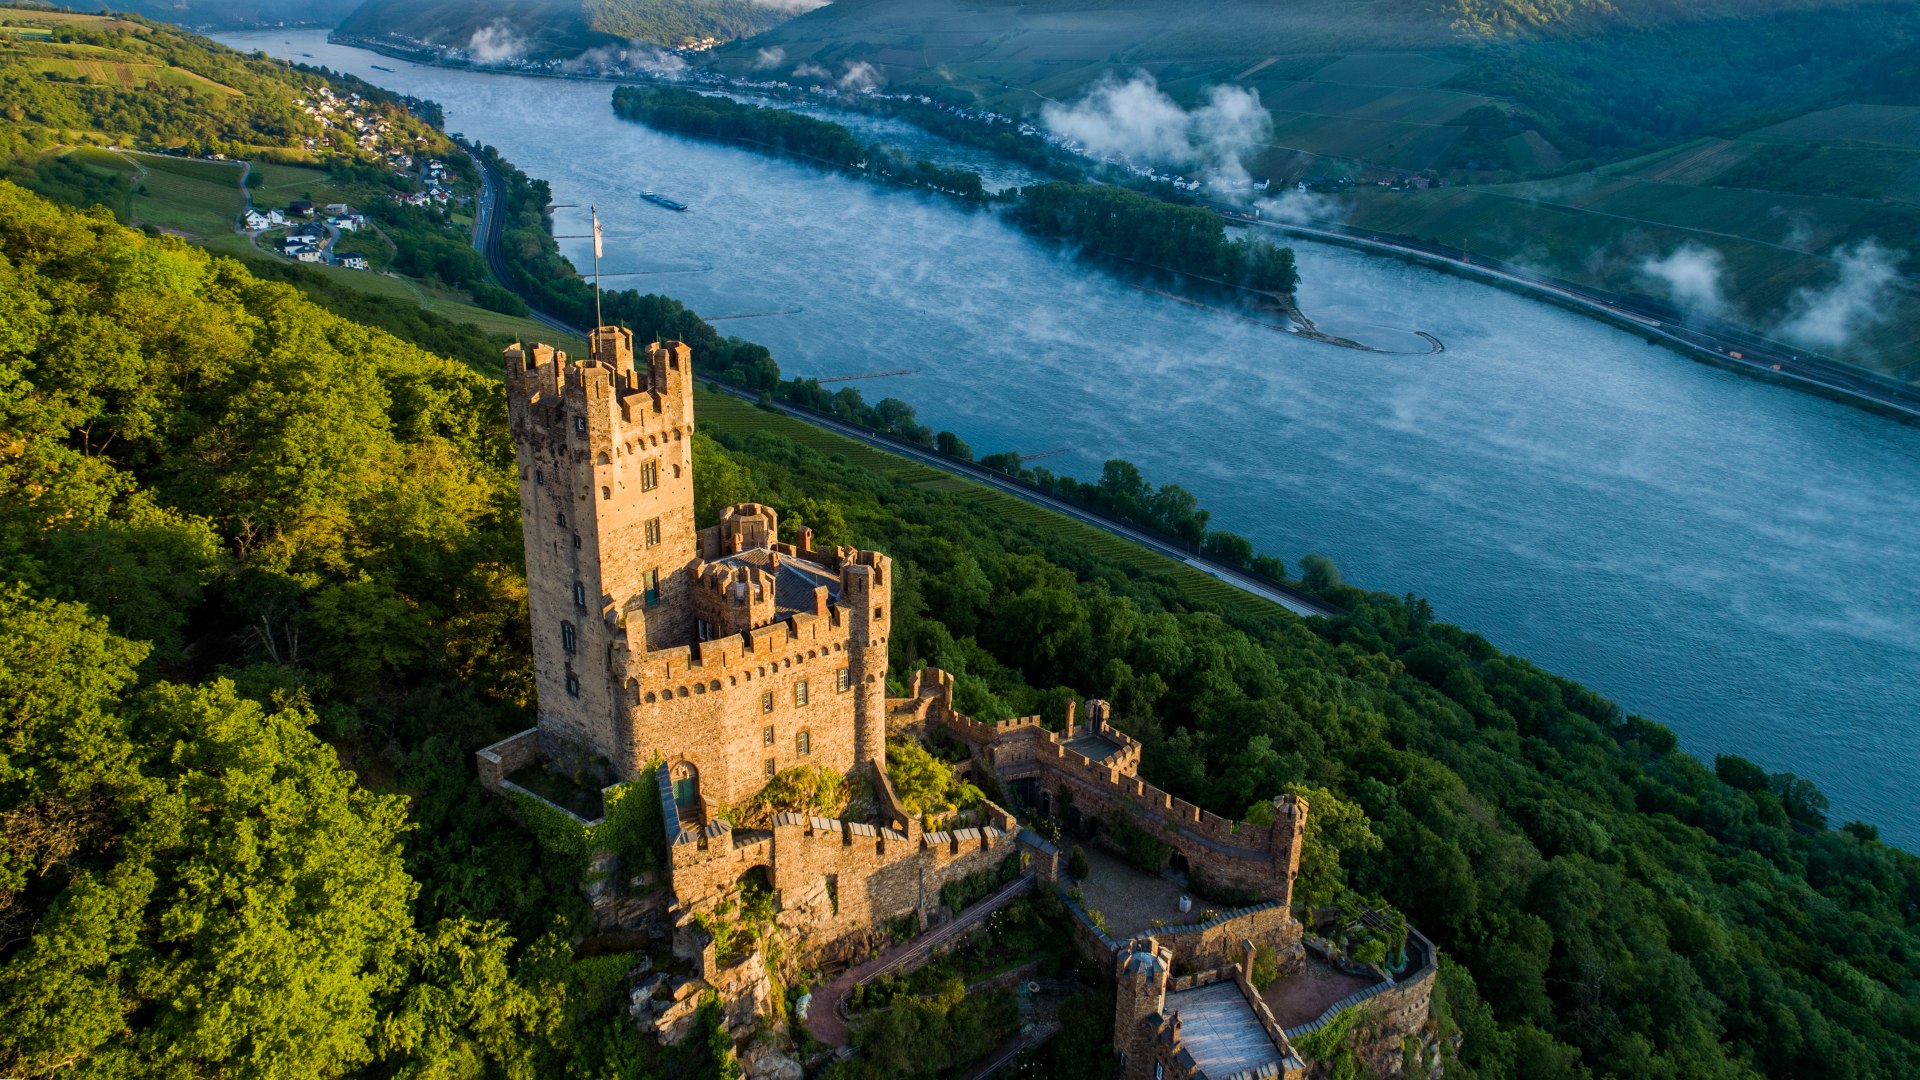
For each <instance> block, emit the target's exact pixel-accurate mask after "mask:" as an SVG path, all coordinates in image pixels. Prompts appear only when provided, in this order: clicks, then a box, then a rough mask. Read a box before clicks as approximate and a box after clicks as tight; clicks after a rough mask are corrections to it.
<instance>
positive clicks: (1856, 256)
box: [1779, 239, 1906, 349]
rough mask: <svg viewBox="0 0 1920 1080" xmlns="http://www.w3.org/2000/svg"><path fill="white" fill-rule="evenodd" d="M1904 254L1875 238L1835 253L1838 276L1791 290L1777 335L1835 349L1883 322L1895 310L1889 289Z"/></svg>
mask: <svg viewBox="0 0 1920 1080" xmlns="http://www.w3.org/2000/svg"><path fill="white" fill-rule="evenodd" d="M1905 257H1906V253H1905V252H1896V251H1889V250H1888V249H1886V248H1884V247H1882V246H1880V242H1879V241H1877V240H1873V239H1868V240H1863V241H1861V242H1860V243H1858V244H1855V245H1854V246H1853V247H1850V248H1844V249H1841V250H1840V251H1838V252H1836V253H1835V254H1834V257H1833V259H1834V262H1836V263H1838V264H1839V267H1840V276H1839V277H1838V278H1836V279H1835V280H1834V282H1833V284H1831V285H1827V286H1824V287H1819V288H1814V287H1808V288H1803V289H1800V290H1799V291H1797V292H1795V293H1794V294H1793V298H1792V299H1791V300H1789V301H1787V310H1788V315H1787V318H1786V320H1785V321H1783V322H1782V323H1781V324H1780V329H1779V333H1780V335H1781V336H1782V337H1785V338H1789V339H1791V340H1793V341H1798V342H1801V343H1803V344H1806V345H1811V346H1813V347H1814V348H1818V349H1833V348H1839V347H1841V346H1843V345H1847V344H1849V343H1851V342H1852V341H1853V340H1854V339H1855V338H1856V337H1858V336H1859V335H1860V334H1862V333H1864V332H1866V331H1868V330H1871V329H1873V328H1874V327H1876V326H1878V325H1880V324H1881V323H1883V322H1886V321H1887V319H1888V318H1889V317H1890V316H1891V315H1892V314H1893V312H1892V311H1891V306H1892V301H1893V296H1892V293H1893V289H1894V284H1895V282H1897V281H1898V280H1899V277H1900V262H1901V260H1902V259H1904V258H1905Z"/></svg>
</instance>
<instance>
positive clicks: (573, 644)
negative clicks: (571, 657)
mask: <svg viewBox="0 0 1920 1080" xmlns="http://www.w3.org/2000/svg"><path fill="white" fill-rule="evenodd" d="M579 645H580V639H579V637H578V636H577V635H576V634H575V633H574V630H573V624H572V623H570V622H563V623H561V624H560V647H561V648H562V649H565V650H566V651H567V652H569V653H571V652H573V651H574V649H576V648H578V647H579Z"/></svg>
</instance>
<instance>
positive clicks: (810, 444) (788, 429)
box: [694, 388, 1279, 610]
mask: <svg viewBox="0 0 1920 1080" xmlns="http://www.w3.org/2000/svg"><path fill="white" fill-rule="evenodd" d="M694 408H695V411H696V412H697V413H698V415H699V417H700V425H701V426H702V427H703V428H707V429H710V430H714V431H721V432H727V433H730V434H736V435H744V434H746V433H748V432H752V431H768V432H772V433H774V434H777V435H780V436H783V437H785V438H788V439H792V440H793V441H794V442H796V443H799V444H800V445H802V446H805V447H807V448H809V449H811V450H815V451H818V452H819V453H822V454H825V455H827V456H829V457H839V458H844V459H845V460H846V461H847V462H848V463H849V464H852V465H857V466H859V467H861V468H863V469H868V470H871V471H872V472H876V473H879V474H880V475H882V476H885V477H888V478H889V479H894V480H899V481H903V482H905V483H909V484H912V485H914V486H915V487H918V488H922V489H925V490H928V491H945V492H951V493H954V494H957V495H963V496H964V497H965V498H966V499H967V501H968V502H969V503H972V504H974V505H977V506H983V507H988V508H991V509H992V510H993V512H995V513H997V514H998V515H999V516H1000V517H1002V518H1004V519H1005V520H1007V521H1008V522H1010V523H1012V524H1014V525H1017V526H1022V527H1027V528H1034V529H1043V530H1045V531H1047V532H1049V533H1052V534H1055V535H1057V536H1060V537H1063V538H1065V539H1067V540H1068V541H1070V542H1072V543H1074V544H1078V545H1080V546H1083V547H1085V548H1087V549H1088V550H1090V551H1093V552H1095V553H1096V554H1098V555H1100V556H1101V557H1102V558H1105V559H1110V560H1112V561H1114V562H1117V563H1120V564H1122V565H1124V566H1127V567H1129V568H1131V569H1133V570H1136V571H1138V572H1140V573H1143V574H1159V575H1164V576H1166V577H1168V578H1170V579H1172V581H1173V582H1174V583H1175V584H1176V585H1177V586H1178V587H1179V589H1180V590H1181V591H1182V592H1183V593H1185V594H1188V595H1190V596H1193V597H1194V598H1196V599H1198V600H1201V601H1204V602H1206V603H1209V604H1222V605H1230V606H1231V605H1237V606H1257V607H1263V608H1268V609H1271V610H1279V609H1278V608H1277V607H1276V606H1275V605H1272V604H1270V603H1269V602H1268V601H1266V600H1262V599H1260V598H1259V597H1256V596H1253V595H1252V594H1250V593H1246V592H1242V591H1241V590H1239V589H1236V588H1234V587H1233V586H1231V585H1229V584H1227V583H1226V582H1224V581H1221V580H1220V579H1218V578H1216V577H1214V576H1213V575H1211V574H1207V573H1205V572H1203V571H1200V570H1196V569H1194V568H1193V567H1191V566H1188V565H1187V564H1186V563H1182V562H1176V561H1174V560H1173V559H1169V558H1167V557H1166V556H1164V555H1159V554H1156V553H1154V552H1152V551H1149V550H1147V549H1146V548H1143V547H1141V546H1140V545H1138V544H1135V543H1133V542H1131V541H1128V540H1124V539H1122V538H1120V537H1118V536H1115V535H1113V534H1112V533H1109V532H1106V531H1104V530H1102V529H1096V528H1094V527H1093V526H1091V525H1087V524H1086V523H1084V522H1081V521H1078V520H1076V519H1074V518H1071V517H1068V516H1066V515H1064V514H1059V513H1055V512H1054V511H1052V510H1048V509H1047V508H1045V507H1042V506H1036V505H1034V504H1033V503H1030V502H1027V501H1026V500H1024V499H1020V498H1016V497H1014V496H1012V495H1009V494H1007V493H1005V492H1003V491H1000V490H998V489H996V488H992V487H988V486H987V485H985V484H979V483H975V482H973V481H971V480H968V479H966V478H965V477H961V476H956V475H954V474H953V473H950V472H946V471H945V470H942V469H936V468H933V467H932V466H929V465H922V464H920V463H919V462H916V461H911V460H908V459H907V458H903V457H900V456H898V455H896V454H890V453H887V452H886V451H884V450H877V449H875V448H873V447H871V446H868V445H867V444H866V443H863V442H859V441H857V440H854V439H849V438H847V437H845V436H843V435H837V434H835V433H833V432H831V431H828V430H826V429H824V428H820V427H815V426H814V425H812V424H809V423H806V422H805V421H802V420H796V419H794V418H793V417H790V416H787V415H785V414H784V413H773V412H768V411H766V410H765V409H761V408H757V407H755V406H753V405H751V404H749V403H747V402H745V401H742V400H741V399H740V398H737V397H734V396H733V395H732V394H717V393H712V392H709V391H707V390H706V389H704V388H701V389H698V390H696V391H695V395H694Z"/></svg>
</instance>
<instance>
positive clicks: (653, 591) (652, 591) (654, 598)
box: [646, 570, 660, 607]
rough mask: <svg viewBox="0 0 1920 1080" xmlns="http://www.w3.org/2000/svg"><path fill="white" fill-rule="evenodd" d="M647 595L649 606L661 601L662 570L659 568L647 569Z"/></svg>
mask: <svg viewBox="0 0 1920 1080" xmlns="http://www.w3.org/2000/svg"><path fill="white" fill-rule="evenodd" d="M646 595H647V606H648V607H652V606H653V605H655V604H657V603H659V602H660V571H658V570H649V571H647V594H646Z"/></svg>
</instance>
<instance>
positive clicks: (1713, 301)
mask: <svg viewBox="0 0 1920 1080" xmlns="http://www.w3.org/2000/svg"><path fill="white" fill-rule="evenodd" d="M1640 273H1641V274H1642V275H1643V276H1645V277H1646V278H1648V279H1649V280H1651V281H1653V282H1654V283H1655V284H1657V285H1658V286H1659V287H1660V288H1662V289H1664V290H1665V291H1666V294H1667V297H1668V298H1669V299H1671V300H1672V301H1673V303H1674V305H1675V306H1676V307H1678V308H1680V310H1682V311H1685V312H1688V313H1690V314H1700V315H1719V314H1721V313H1723V312H1725V311H1726V309H1727V292H1726V278H1727V261H1726V259H1724V258H1722V257H1721V255H1720V253H1719V252H1718V251H1715V250H1714V249H1712V248H1710V247H1703V246H1701V245H1699V244H1695V243H1685V244H1681V245H1680V246H1679V247H1677V248H1674V249H1673V251H1672V252H1671V253H1669V254H1668V255H1666V256H1665V257H1663V258H1658V259H1656V258H1652V257H1648V258H1647V259H1645V260H1643V261H1642V262H1641V263H1640Z"/></svg>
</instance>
